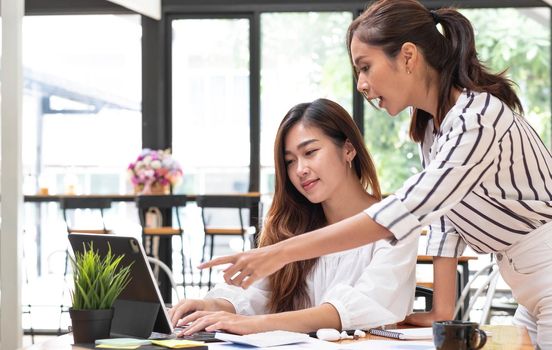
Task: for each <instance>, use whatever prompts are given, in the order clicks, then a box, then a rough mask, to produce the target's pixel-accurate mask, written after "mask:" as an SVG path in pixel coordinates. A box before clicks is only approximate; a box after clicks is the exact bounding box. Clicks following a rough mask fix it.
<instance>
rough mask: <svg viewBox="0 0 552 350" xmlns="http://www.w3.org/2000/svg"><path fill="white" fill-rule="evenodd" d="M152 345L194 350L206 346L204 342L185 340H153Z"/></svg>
mask: <svg viewBox="0 0 552 350" xmlns="http://www.w3.org/2000/svg"><path fill="white" fill-rule="evenodd" d="M151 343H152V344H154V345H159V346H164V347H166V348H171V349H184V348H193V347H195V346H202V345H204V344H205V343H204V342H202V341H192V340H184V339H166V340H152V341H151Z"/></svg>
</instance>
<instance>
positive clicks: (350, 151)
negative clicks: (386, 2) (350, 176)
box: [343, 139, 356, 162]
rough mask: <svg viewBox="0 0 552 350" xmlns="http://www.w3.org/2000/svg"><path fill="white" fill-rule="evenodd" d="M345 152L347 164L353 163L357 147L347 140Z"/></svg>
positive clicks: (344, 146)
mask: <svg viewBox="0 0 552 350" xmlns="http://www.w3.org/2000/svg"><path fill="white" fill-rule="evenodd" d="M343 151H344V155H345V160H346V161H347V162H352V161H353V159H355V157H356V149H355V146H353V144H352V143H351V141H349V139H347V140H345V144H344V145H343Z"/></svg>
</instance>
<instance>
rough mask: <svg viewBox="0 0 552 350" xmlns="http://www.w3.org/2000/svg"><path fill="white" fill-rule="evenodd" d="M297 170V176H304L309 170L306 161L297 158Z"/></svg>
mask: <svg viewBox="0 0 552 350" xmlns="http://www.w3.org/2000/svg"><path fill="white" fill-rule="evenodd" d="M295 170H296V172H297V176H299V177H301V176H305V175H306V174H308V172H309V167H308V165H307V163H306V162H305V161H304V160H297V169H295Z"/></svg>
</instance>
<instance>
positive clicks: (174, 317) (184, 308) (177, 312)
mask: <svg viewBox="0 0 552 350" xmlns="http://www.w3.org/2000/svg"><path fill="white" fill-rule="evenodd" d="M205 304H206V300H198V299H186V300H181V301H179V302H178V304H176V305H175V306H173V307H172V308H170V309H169V310H168V313H169V318H170V319H171V324H172V325H173V326H181V325H186V324H185V323H183V322H179V320H180V319H181V318H182V317H184V316H186V315H189V314H191V313H193V312H195V311H201V310H205V309H206V305H205Z"/></svg>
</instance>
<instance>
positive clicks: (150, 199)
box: [135, 194, 188, 230]
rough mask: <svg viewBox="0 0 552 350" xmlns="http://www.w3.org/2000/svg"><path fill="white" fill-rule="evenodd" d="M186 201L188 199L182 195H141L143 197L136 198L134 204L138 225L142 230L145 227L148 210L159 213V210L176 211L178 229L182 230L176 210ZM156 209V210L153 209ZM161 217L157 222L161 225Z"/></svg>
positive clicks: (184, 204) (183, 205)
mask: <svg viewBox="0 0 552 350" xmlns="http://www.w3.org/2000/svg"><path fill="white" fill-rule="evenodd" d="M187 201H188V197H187V196H186V195H183V194H178V195H170V196H168V195H143V196H136V199H135V204H136V208H137V209H138V213H139V217H140V224H141V225H142V227H143V228H145V227H146V226H147V225H146V214H147V213H148V211H150V209H153V210H157V212H159V209H161V210H163V209H171V210H172V209H173V208H174V209H175V210H176V221H177V224H178V229H179V230H181V229H182V224H181V222H180V215H178V208H180V207H185V206H186V202H187ZM154 208H156V209H154ZM167 212H169V213H170V211H168V210H167ZM162 221H163V220H162V216H160V220H158V222H159V223H161V222H162ZM161 226H162V225H161Z"/></svg>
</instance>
